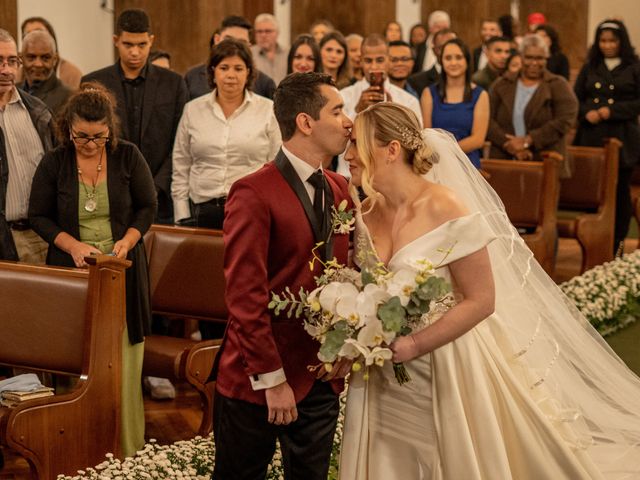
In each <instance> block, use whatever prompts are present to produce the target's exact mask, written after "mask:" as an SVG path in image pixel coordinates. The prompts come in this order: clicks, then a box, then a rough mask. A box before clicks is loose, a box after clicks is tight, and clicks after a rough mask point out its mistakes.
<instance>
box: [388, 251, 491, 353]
mask: <svg viewBox="0 0 640 480" xmlns="http://www.w3.org/2000/svg"><path fill="white" fill-rule="evenodd" d="M449 269H450V270H451V275H452V277H453V278H454V279H455V282H456V285H457V287H458V288H457V290H459V291H460V293H462V295H463V299H462V301H461V302H460V303H458V304H456V305H455V306H454V307H452V308H451V309H450V310H449V311H448V312H447V313H445V314H444V315H443V316H442V318H441V319H439V320H438V321H437V322H435V323H433V324H432V325H429V326H428V327H426V328H424V329H422V330H420V331H419V332H416V333H413V334H411V335H408V336H406V337H400V338H398V339H397V340H396V341H394V342H393V343H392V344H391V350H393V361H394V362H405V361H407V360H411V359H413V358H416V357H419V356H421V355H424V354H425V353H429V352H432V351H433V350H435V349H436V348H438V347H441V346H442V345H446V344H447V343H449V342H451V341H453V340H455V339H456V338H458V337H460V336H461V335H463V334H465V333H466V332H468V331H469V330H471V329H472V328H473V327H475V326H476V325H477V324H478V323H480V322H481V321H482V320H484V319H485V318H487V317H488V316H489V315H491V314H492V313H493V311H494V305H495V286H494V283H493V275H492V273H491V263H490V261H489V253H488V252H487V249H486V247H485V248H483V249H481V250H478V251H477V252H475V253H472V254H471V255H468V256H466V257H464V258H461V259H460V260H456V261H455V262H452V263H451V264H450V265H449Z"/></svg>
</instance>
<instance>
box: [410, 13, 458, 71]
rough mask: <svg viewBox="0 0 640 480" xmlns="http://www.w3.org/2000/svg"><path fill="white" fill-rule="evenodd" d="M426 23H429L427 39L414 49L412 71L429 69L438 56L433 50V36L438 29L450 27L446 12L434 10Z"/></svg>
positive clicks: (449, 19)
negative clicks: (414, 56)
mask: <svg viewBox="0 0 640 480" xmlns="http://www.w3.org/2000/svg"><path fill="white" fill-rule="evenodd" d="M427 24H428V25H429V36H428V37H427V41H426V42H425V43H422V44H420V45H418V47H417V49H416V63H415V66H414V67H413V71H414V72H420V71H424V70H429V69H430V68H431V67H433V66H434V65H435V63H436V62H437V61H438V57H437V55H436V53H435V52H434V51H433V37H434V36H435V34H436V33H438V32H439V31H440V30H443V29H445V28H451V18H449V14H448V13H447V12H445V11H443V10H435V11H433V12H431V13H430V14H429V19H428V20H427Z"/></svg>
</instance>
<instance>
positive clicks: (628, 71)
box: [574, 20, 640, 251]
mask: <svg viewBox="0 0 640 480" xmlns="http://www.w3.org/2000/svg"><path fill="white" fill-rule="evenodd" d="M575 92H576V96H577V97H578V101H579V102H580V112H579V114H578V131H577V132H576V138H575V141H574V143H575V144H576V145H584V146H587V147H601V146H602V145H603V143H604V141H605V139H606V138H610V137H615V138H618V139H620V140H621V141H622V149H621V150H620V162H619V169H618V185H617V194H616V221H615V235H614V245H613V248H614V251H617V250H618V248H619V246H620V245H621V242H623V241H624V238H625V237H626V235H627V231H628V229H629V220H630V219H631V215H632V211H633V209H632V206H631V192H630V183H631V177H632V174H633V169H634V166H635V165H637V164H638V157H640V127H639V126H638V115H639V114H640V63H639V62H638V56H637V55H636V53H635V50H634V48H633V46H632V45H631V41H630V40H629V33H628V32H627V28H626V27H625V25H624V23H623V22H622V21H620V20H605V21H604V22H601V23H600V24H599V25H598V27H597V28H596V32H595V39H594V41H593V45H591V48H590V50H589V55H588V57H587V61H586V63H585V64H584V66H583V67H582V69H581V70H580V73H579V74H578V78H577V79H576V83H575Z"/></svg>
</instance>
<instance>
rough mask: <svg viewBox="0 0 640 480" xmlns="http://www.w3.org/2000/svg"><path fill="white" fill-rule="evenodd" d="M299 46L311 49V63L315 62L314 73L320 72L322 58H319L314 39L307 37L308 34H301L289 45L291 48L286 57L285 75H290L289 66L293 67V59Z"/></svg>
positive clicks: (318, 50) (318, 49)
mask: <svg viewBox="0 0 640 480" xmlns="http://www.w3.org/2000/svg"><path fill="white" fill-rule="evenodd" d="M300 45H309V48H310V49H311V54H312V55H313V61H314V62H315V64H314V66H313V71H314V72H321V71H322V58H320V48H319V47H318V44H317V43H316V41H315V39H314V38H313V37H312V36H311V35H309V34H308V33H303V34H302V35H298V38H296V39H295V40H294V41H293V43H292V44H291V48H290V49H289V55H288V56H287V75H289V74H290V73H292V71H293V70H291V66H292V65H293V57H294V56H295V55H296V50H298V47H299V46H300Z"/></svg>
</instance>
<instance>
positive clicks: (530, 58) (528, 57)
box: [522, 55, 547, 63]
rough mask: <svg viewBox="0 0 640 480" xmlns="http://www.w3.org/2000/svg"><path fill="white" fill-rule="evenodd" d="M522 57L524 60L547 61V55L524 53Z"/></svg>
mask: <svg viewBox="0 0 640 480" xmlns="http://www.w3.org/2000/svg"><path fill="white" fill-rule="evenodd" d="M522 59H523V60H524V61H526V62H538V63H542V62H546V61H547V57H541V56H534V55H525V56H523V57H522Z"/></svg>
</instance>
